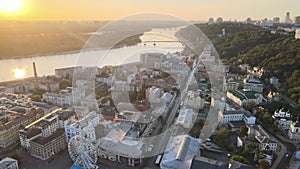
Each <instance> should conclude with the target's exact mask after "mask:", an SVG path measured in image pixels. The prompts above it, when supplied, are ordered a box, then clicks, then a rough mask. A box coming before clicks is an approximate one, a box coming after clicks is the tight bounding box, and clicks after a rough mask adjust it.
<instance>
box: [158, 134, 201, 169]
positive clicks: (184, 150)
mask: <svg viewBox="0 0 300 169" xmlns="http://www.w3.org/2000/svg"><path fill="white" fill-rule="evenodd" d="M199 155H200V140H199V139H196V138H193V137H191V136H187V135H179V136H175V137H171V138H170V140H169V143H168V145H167V147H166V150H165V153H164V155H163V158H162V160H161V163H160V168H162V169H169V168H191V166H192V161H193V158H194V156H199Z"/></svg>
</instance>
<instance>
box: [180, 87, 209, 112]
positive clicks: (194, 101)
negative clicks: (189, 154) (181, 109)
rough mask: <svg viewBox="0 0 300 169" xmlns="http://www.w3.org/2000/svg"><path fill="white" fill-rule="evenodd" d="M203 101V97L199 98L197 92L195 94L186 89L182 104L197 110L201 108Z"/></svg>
mask: <svg viewBox="0 0 300 169" xmlns="http://www.w3.org/2000/svg"><path fill="white" fill-rule="evenodd" d="M204 102H205V101H204V99H201V97H200V96H199V95H198V94H196V93H195V92H193V91H188V94H187V97H186V100H185V104H184V105H185V106H186V107H190V108H192V109H194V110H199V109H201V108H203V106H204Z"/></svg>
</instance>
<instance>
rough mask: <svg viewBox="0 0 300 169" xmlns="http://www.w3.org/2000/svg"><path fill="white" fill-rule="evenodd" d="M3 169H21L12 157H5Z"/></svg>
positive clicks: (1, 164) (0, 163) (1, 163)
mask: <svg viewBox="0 0 300 169" xmlns="http://www.w3.org/2000/svg"><path fill="white" fill-rule="evenodd" d="M0 168H1V169H19V166H18V161H17V160H15V159H12V158H10V157H5V158H4V159H2V160H1V161H0Z"/></svg>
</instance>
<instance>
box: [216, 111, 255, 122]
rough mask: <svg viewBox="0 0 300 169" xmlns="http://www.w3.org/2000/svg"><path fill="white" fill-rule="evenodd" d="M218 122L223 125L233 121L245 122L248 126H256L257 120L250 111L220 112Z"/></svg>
mask: <svg viewBox="0 0 300 169" xmlns="http://www.w3.org/2000/svg"><path fill="white" fill-rule="evenodd" d="M218 120H219V122H220V123H221V124H226V123H228V122H232V121H244V122H245V124H247V125H252V124H255V121H256V118H255V117H254V116H253V115H251V113H250V112H248V111H236V110H231V111H219V115H218Z"/></svg>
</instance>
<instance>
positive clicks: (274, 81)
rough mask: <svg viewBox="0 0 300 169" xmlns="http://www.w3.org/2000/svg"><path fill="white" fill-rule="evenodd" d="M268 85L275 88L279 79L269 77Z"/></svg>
mask: <svg viewBox="0 0 300 169" xmlns="http://www.w3.org/2000/svg"><path fill="white" fill-rule="evenodd" d="M270 84H272V85H274V86H277V85H279V79H278V78H277V77H274V76H273V77H271V78H270Z"/></svg>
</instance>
